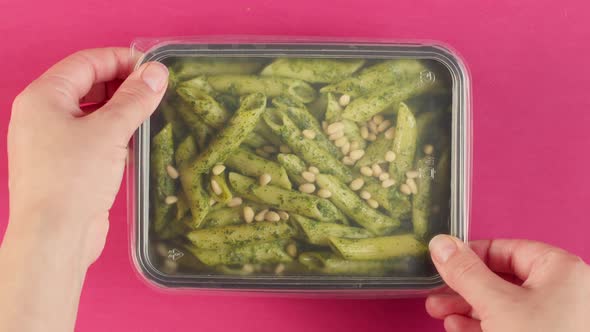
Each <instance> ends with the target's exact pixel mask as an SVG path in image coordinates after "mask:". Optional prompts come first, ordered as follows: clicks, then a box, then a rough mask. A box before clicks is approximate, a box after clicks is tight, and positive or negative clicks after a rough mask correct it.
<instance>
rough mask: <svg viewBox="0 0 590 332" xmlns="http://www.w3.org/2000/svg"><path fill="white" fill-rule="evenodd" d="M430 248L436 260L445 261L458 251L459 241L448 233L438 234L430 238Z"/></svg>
mask: <svg viewBox="0 0 590 332" xmlns="http://www.w3.org/2000/svg"><path fill="white" fill-rule="evenodd" d="M428 248H429V249H430V252H431V253H432V256H434V259H435V260H437V261H439V262H440V263H445V262H446V261H448V260H449V257H451V255H452V254H453V253H454V252H455V251H457V243H456V242H455V241H453V239H451V237H450V236H448V235H437V236H435V237H434V238H432V240H430V244H429V245H428Z"/></svg>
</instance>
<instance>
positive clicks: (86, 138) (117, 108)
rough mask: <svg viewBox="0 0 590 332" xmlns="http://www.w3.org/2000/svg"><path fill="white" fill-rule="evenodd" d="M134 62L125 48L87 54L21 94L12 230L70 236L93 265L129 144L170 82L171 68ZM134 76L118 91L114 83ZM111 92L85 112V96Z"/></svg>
mask: <svg viewBox="0 0 590 332" xmlns="http://www.w3.org/2000/svg"><path fill="white" fill-rule="evenodd" d="M133 66H134V61H133V59H131V56H130V52H129V50H128V49H125V48H105V49H94V50H85V51H81V52H78V53H76V54H74V55H71V56H69V57H68V58H66V59H64V60H63V61H61V62H59V63H58V64H56V65H55V66H53V67H52V68H51V69H49V70H48V71H47V72H46V73H44V74H43V75H42V76H41V77H40V78H38V79H37V80H35V81H34V82H33V83H31V84H30V85H29V86H28V87H27V88H26V89H25V90H24V91H23V92H22V93H21V94H20V95H19V96H18V97H17V98H16V99H15V101H14V104H13V108H12V118H11V122H10V128H9V134H8V156H9V173H10V178H9V186H10V222H11V225H10V228H11V229H10V231H14V232H20V231H21V230H22V231H24V232H28V233H30V232H41V233H42V234H43V237H42V238H44V239H46V240H47V241H52V240H55V241H61V240H63V241H62V242H61V244H60V245H61V247H65V248H63V250H67V251H72V252H74V251H75V252H76V254H77V255H79V256H80V258H81V260H82V261H81V263H82V264H83V265H86V266H87V265H89V264H91V263H92V262H93V261H94V260H95V259H96V258H97V257H98V256H99V254H100V252H101V251H102V248H103V246H104V241H105V237H106V233H107V229H108V214H109V209H110V208H111V205H112V204H113V201H114V199H115V195H116V194H117V192H118V190H119V186H120V183H121V179H122V176H123V171H124V166H125V158H126V156H127V144H128V141H129V139H130V137H131V136H132V134H133V132H134V131H135V130H136V129H137V127H138V126H139V125H140V124H141V123H142V122H143V121H144V120H145V119H146V118H148V117H149V116H150V114H151V113H152V112H153V111H154V109H155V108H156V107H157V105H158V103H159V102H160V99H161V98H162V96H163V94H164V91H165V88H166V85H167V77H168V76H167V75H168V72H167V69H166V67H165V66H163V65H161V64H159V63H149V64H144V65H143V66H142V67H140V68H139V69H138V70H137V71H136V72H133V73H131V71H132V70H133ZM127 76H129V77H128V78H127V79H126V80H125V82H124V83H122V84H121V86H120V87H119V89H118V90H117V91H116V92H115V93H114V94H113V91H112V90H113V85H114V81H116V80H117V79H125V78H126V77H127ZM111 95H112V98H111V99H110V100H109V101H108V102H107V103H106V104H105V105H104V106H103V107H101V108H100V109H98V110H96V111H94V112H93V113H90V114H86V113H84V112H83V111H82V110H81V109H80V101H81V100H82V101H91V102H99V103H100V102H105V101H107V100H108V99H109V98H110V97H111ZM7 241H8V239H7ZM54 249H56V250H58V251H60V253H62V254H65V253H63V252H61V249H60V248H54ZM56 254H57V253H56Z"/></svg>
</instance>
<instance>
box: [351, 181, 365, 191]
mask: <svg viewBox="0 0 590 332" xmlns="http://www.w3.org/2000/svg"><path fill="white" fill-rule="evenodd" d="M364 185H365V180H363V178H356V179H354V180H352V182H351V183H350V189H352V190H354V191H357V190H359V189H361V188H362V187H363V186H364Z"/></svg>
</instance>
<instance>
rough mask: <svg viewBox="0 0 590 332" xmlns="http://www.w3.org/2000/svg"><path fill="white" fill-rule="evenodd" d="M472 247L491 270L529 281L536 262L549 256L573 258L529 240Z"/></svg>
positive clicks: (483, 243)
mask: <svg viewBox="0 0 590 332" xmlns="http://www.w3.org/2000/svg"><path fill="white" fill-rule="evenodd" d="M470 246H471V248H472V249H473V250H474V251H475V252H476V253H477V254H478V256H480V257H483V258H482V259H483V260H484V261H485V262H486V264H487V265H488V267H489V268H490V269H491V270H493V271H496V272H498V273H510V274H514V275H516V276H517V277H518V278H519V279H520V280H527V279H528V278H529V276H530V274H531V271H532V269H533V266H534V265H535V264H536V262H539V261H540V260H542V259H543V258H544V257H547V255H551V254H556V255H558V256H561V255H563V256H571V255H569V254H568V253H567V252H565V251H563V250H562V249H559V248H556V247H553V246H550V245H548V244H545V243H541V242H535V241H528V240H482V241H474V242H471V244H470Z"/></svg>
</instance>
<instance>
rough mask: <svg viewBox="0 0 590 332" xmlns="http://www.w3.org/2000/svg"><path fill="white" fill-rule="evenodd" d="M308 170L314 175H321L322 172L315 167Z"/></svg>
mask: <svg viewBox="0 0 590 332" xmlns="http://www.w3.org/2000/svg"><path fill="white" fill-rule="evenodd" d="M307 169H308V170H309V171H310V172H312V173H313V174H320V170H319V169H318V168H317V167H315V166H309V167H308V168H307Z"/></svg>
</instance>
